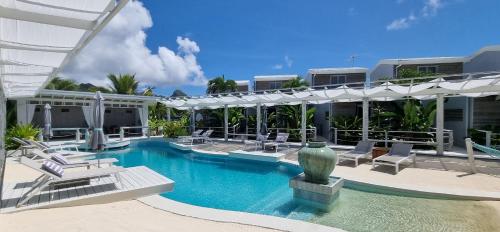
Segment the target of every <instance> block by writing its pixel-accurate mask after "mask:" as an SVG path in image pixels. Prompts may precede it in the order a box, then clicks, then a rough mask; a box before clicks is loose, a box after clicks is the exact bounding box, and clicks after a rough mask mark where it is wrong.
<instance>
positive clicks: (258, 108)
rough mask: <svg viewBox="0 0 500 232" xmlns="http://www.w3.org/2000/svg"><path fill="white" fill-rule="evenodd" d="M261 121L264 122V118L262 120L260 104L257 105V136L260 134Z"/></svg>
mask: <svg viewBox="0 0 500 232" xmlns="http://www.w3.org/2000/svg"><path fill="white" fill-rule="evenodd" d="M260 121H262V118H261V115H260V103H257V125H256V126H257V129H256V130H257V131H256V132H255V134H257V135H258V134H260V123H261V122H260Z"/></svg>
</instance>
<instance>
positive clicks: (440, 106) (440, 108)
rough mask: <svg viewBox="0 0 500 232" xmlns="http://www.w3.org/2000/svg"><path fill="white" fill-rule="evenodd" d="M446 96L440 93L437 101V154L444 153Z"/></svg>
mask: <svg viewBox="0 0 500 232" xmlns="http://www.w3.org/2000/svg"><path fill="white" fill-rule="evenodd" d="M443 133H444V94H442V93H440V94H438V95H437V99H436V141H437V147H436V153H437V154H438V155H442V154H443V153H444V135H443Z"/></svg>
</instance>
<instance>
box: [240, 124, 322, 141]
mask: <svg viewBox="0 0 500 232" xmlns="http://www.w3.org/2000/svg"><path fill="white" fill-rule="evenodd" d="M255 130H256V129H255V128H248V133H247V134H238V133H235V134H232V135H233V137H235V136H240V137H243V138H244V139H247V138H248V137H257V133H256V131H255ZM267 131H268V132H269V133H271V134H277V133H289V134H295V135H298V137H299V138H298V139H299V140H300V136H301V135H300V131H301V129H295V128H276V127H270V128H267ZM316 137H317V129H316V127H312V128H306V140H311V139H313V140H314V139H316Z"/></svg>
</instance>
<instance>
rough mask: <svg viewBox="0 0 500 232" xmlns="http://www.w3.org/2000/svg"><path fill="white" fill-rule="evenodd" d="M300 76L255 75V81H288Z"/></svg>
mask: <svg viewBox="0 0 500 232" xmlns="http://www.w3.org/2000/svg"><path fill="white" fill-rule="evenodd" d="M297 77H299V75H297V74H293V75H266V76H254V77H253V78H254V79H255V81H288V80H293V79H295V78H297Z"/></svg>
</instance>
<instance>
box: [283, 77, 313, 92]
mask: <svg viewBox="0 0 500 232" xmlns="http://www.w3.org/2000/svg"><path fill="white" fill-rule="evenodd" d="M307 86H309V83H308V82H307V81H306V80H304V79H303V78H302V77H297V78H295V79H292V80H289V81H287V82H285V83H283V86H282V87H283V88H290V89H297V88H305V87H307Z"/></svg>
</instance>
